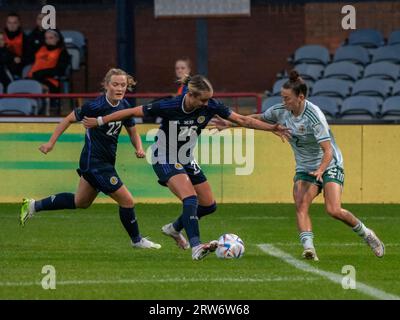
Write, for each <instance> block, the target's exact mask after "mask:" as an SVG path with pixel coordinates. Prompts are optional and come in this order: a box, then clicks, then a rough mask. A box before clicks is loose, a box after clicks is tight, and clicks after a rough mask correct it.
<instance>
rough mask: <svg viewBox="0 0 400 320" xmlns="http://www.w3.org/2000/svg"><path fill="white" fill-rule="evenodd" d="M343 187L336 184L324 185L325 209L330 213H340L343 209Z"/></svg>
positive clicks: (328, 183)
mask: <svg viewBox="0 0 400 320" xmlns="http://www.w3.org/2000/svg"><path fill="white" fill-rule="evenodd" d="M342 188H343V187H342V186H341V185H340V184H339V183H336V182H327V183H326V184H325V185H324V197H325V208H326V210H327V211H328V212H338V211H339V210H340V209H341V207H342Z"/></svg>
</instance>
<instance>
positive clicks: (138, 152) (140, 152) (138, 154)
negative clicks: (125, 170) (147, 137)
mask: <svg viewBox="0 0 400 320" xmlns="http://www.w3.org/2000/svg"><path fill="white" fill-rule="evenodd" d="M136 157H137V158H145V157H146V152H145V151H144V150H143V149H139V150H136Z"/></svg>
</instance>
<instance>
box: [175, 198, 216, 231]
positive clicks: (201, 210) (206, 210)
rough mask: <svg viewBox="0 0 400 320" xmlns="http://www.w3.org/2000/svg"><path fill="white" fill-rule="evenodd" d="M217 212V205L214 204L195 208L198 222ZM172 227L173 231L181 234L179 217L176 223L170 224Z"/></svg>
mask: <svg viewBox="0 0 400 320" xmlns="http://www.w3.org/2000/svg"><path fill="white" fill-rule="evenodd" d="M216 210H217V203H216V202H214V203H213V204H212V205H211V206H208V207H205V206H201V205H198V206H197V217H198V218H199V220H200V219H201V218H203V217H205V216H208V215H209V214H211V213H213V212H215V211H216ZM172 225H173V226H174V229H175V230H176V231H178V232H181V230H182V229H183V223H182V216H180V217H179V218H178V219H176V221H175V222H174V223H173V224H172Z"/></svg>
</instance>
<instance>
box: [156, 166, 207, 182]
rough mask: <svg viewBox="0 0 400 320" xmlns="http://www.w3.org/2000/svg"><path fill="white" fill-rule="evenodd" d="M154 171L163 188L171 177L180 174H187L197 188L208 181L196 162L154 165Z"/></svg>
mask: <svg viewBox="0 0 400 320" xmlns="http://www.w3.org/2000/svg"><path fill="white" fill-rule="evenodd" d="M153 170H154V172H155V173H156V174H157V177H158V183H159V184H161V185H162V186H166V185H167V182H168V180H169V179H171V177H173V176H176V175H178V174H182V173H185V174H187V175H188V177H189V179H190V181H191V182H192V184H193V185H194V186H195V185H197V184H200V183H203V182H206V181H207V178H206V176H205V175H204V173H203V171H202V170H201V168H200V167H199V165H198V164H197V162H196V161H192V162H191V163H190V164H185V165H183V164H180V163H175V164H169V163H167V164H159V163H156V164H153Z"/></svg>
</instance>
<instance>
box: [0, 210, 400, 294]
mask: <svg viewBox="0 0 400 320" xmlns="http://www.w3.org/2000/svg"><path fill="white" fill-rule="evenodd" d="M346 208H347V209H349V210H351V211H353V212H354V213H355V214H357V215H358V216H359V217H360V218H362V219H363V221H364V222H365V224H366V225H367V226H369V227H371V228H373V229H374V230H375V232H376V233H377V234H378V235H379V236H380V237H381V238H382V239H383V240H384V242H385V243H386V256H385V257H384V258H383V259H378V258H376V257H375V256H374V255H373V254H372V251H371V250H370V249H369V248H368V247H367V246H366V245H364V244H363V243H362V240H361V239H360V238H359V237H358V236H357V235H356V234H354V233H353V232H352V231H351V229H350V228H348V227H347V226H345V225H344V224H342V223H341V222H338V221H335V220H333V219H332V218H330V217H328V216H327V215H326V214H325V213H324V209H323V206H320V205H314V206H313V207H312V209H311V215H312V218H313V223H314V233H315V244H316V248H317V252H318V255H319V258H320V261H319V262H307V263H309V264H310V265H313V266H316V267H318V268H320V269H322V270H325V271H330V272H334V273H336V274H341V270H342V267H343V266H344V265H353V266H354V267H355V269H356V271H357V274H356V276H357V281H361V282H363V283H365V284H368V285H370V286H373V287H375V288H378V289H380V290H384V291H386V292H388V293H391V294H395V295H400V278H399V272H398V270H400V241H399V240H400V236H399V233H398V224H399V222H400V215H399V211H400V210H399V209H400V206H399V205H348V206H346ZM179 211H180V206H179V205H177V204H162V205H156V204H154V205H150V204H146V205H144V204H142V205H141V204H138V205H137V206H136V212H137V217H138V219H139V220H138V221H139V224H140V228H141V233H142V234H143V235H144V236H150V237H151V239H152V240H154V241H156V242H159V243H160V244H162V246H163V247H162V249H161V250H158V251H157V250H152V251H149V250H140V249H133V248H132V247H131V246H130V242H129V239H128V237H127V235H126V233H125V231H124V230H123V228H122V225H121V223H120V221H119V217H118V207H117V206H116V205H111V204H110V205H93V206H92V207H91V208H90V209H87V210H77V211H59V212H44V213H40V215H38V216H36V217H35V218H34V219H32V220H29V221H28V223H27V225H26V227H25V228H21V227H20V226H19V224H18V212H19V205H17V204H9V205H5V204H2V205H0V226H1V227H0V228H1V232H0V299H230V300H235V299H262V300H264V299H372V297H370V296H367V295H365V294H363V293H361V292H359V291H357V290H344V289H343V288H342V287H341V285H339V284H336V283H333V282H330V281H329V280H327V279H325V278H322V277H319V276H318V275H315V274H310V273H306V272H304V271H301V270H297V269H295V268H294V267H293V266H290V265H288V264H286V263H285V262H283V261H281V260H279V259H277V258H274V257H271V256H268V255H266V254H265V253H263V252H262V251H261V250H260V249H259V248H258V247H257V244H260V243H270V244H273V245H275V246H276V247H277V248H279V249H281V250H284V251H285V252H288V253H290V254H291V255H293V256H294V257H296V258H299V259H300V255H301V252H302V247H301V246H300V244H299V241H298V233H297V230H296V222H295V214H294V207H293V205H279V204H271V205H262V204H257V205H253V204H232V205H230V204H224V205H220V206H219V208H218V211H217V213H215V214H214V215H212V216H209V217H206V218H204V219H202V220H201V221H200V227H201V236H202V240H203V241H207V240H211V239H215V238H217V237H218V236H219V235H221V234H223V233H235V234H238V235H239V236H240V237H242V239H243V240H244V242H245V246H246V252H245V255H244V256H243V258H242V259H239V260H222V259H218V258H217V257H216V256H215V255H214V254H212V255H209V256H208V257H206V258H205V259H204V260H202V261H192V259H191V254H190V251H182V250H179V249H178V248H177V246H176V245H175V243H174V242H173V241H172V240H171V239H170V238H168V237H166V236H164V235H162V234H161V232H160V228H161V226H162V225H164V224H166V223H168V222H170V221H172V220H173V219H174V217H175V216H176V215H177V214H178V213H179ZM341 244H345V245H341ZM44 265H53V266H54V267H55V269H56V276H57V288H56V290H43V289H42V287H41V285H40V282H41V280H42V278H43V277H44V275H43V274H42V273H41V271H42V267H43V266H44ZM71 281H72V282H71ZM90 281H94V282H92V283H90Z"/></svg>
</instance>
